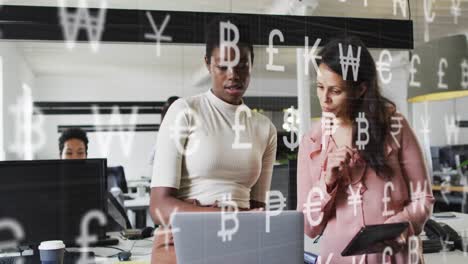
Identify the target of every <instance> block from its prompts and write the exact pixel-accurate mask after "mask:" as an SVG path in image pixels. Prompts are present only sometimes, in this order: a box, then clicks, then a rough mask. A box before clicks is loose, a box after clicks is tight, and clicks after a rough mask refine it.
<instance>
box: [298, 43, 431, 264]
mask: <svg viewBox="0 0 468 264" xmlns="http://www.w3.org/2000/svg"><path fill="white" fill-rule="evenodd" d="M350 48H351V50H352V54H353V56H354V57H357V56H359V59H360V60H359V61H360V63H359V66H358V67H359V68H358V69H357V71H356V72H353V67H352V66H351V65H350V66H349V67H347V68H346V67H342V66H346V64H345V61H343V65H341V63H340V54H342V55H343V56H347V55H348V54H350V53H348V52H349V51H348V49H350ZM318 55H319V56H321V60H319V61H318V63H319V71H320V72H319V73H318V77H317V96H318V98H319V100H320V105H321V107H322V111H323V117H322V121H321V122H318V123H315V124H314V125H313V126H312V129H311V131H310V132H309V133H308V134H306V135H305V136H304V137H303V139H302V141H301V145H300V147H299V157H298V176H297V177H298V184H297V186H298V206H297V207H298V210H299V211H303V212H304V230H305V233H306V234H307V235H308V236H309V237H311V238H313V237H317V236H318V235H321V234H322V237H321V238H320V258H321V263H340V264H342V263H356V264H357V263H423V262H424V260H423V256H422V243H421V241H420V239H419V238H418V235H419V234H420V233H421V231H422V230H423V226H424V223H425V222H426V220H427V219H428V218H429V216H430V215H431V213H432V207H433V203H434V197H433V195H432V190H431V184H430V180H429V178H428V174H427V171H426V166H425V163H424V158H423V155H422V152H421V149H420V147H419V145H418V142H417V139H416V137H415V135H414V133H413V131H412V130H411V128H410V126H409V124H408V122H407V121H406V119H405V118H404V117H403V116H402V115H401V114H399V113H398V112H397V111H396V108H395V104H394V103H393V102H391V101H390V100H388V99H386V98H385V97H383V96H382V95H381V93H380V90H379V85H378V80H377V72H376V67H375V62H374V60H373V59H372V57H371V55H370V53H369V51H368V50H367V48H366V47H365V46H364V44H363V43H362V42H361V41H360V40H359V39H357V38H354V37H347V38H342V39H337V40H334V41H331V42H330V43H328V44H327V45H326V46H325V47H323V49H322V50H321V51H320V53H319V54H318ZM355 70H356V69H355ZM356 73H357V75H356ZM364 120H366V121H367V122H366V121H364ZM360 128H361V129H360ZM366 128H367V129H366ZM363 131H364V132H363ZM366 131H367V133H366ZM395 222H408V223H409V228H408V229H407V231H406V232H405V233H404V234H403V235H402V236H401V237H400V238H398V239H397V240H396V241H395V242H396V243H393V247H389V248H387V249H386V250H385V251H383V252H381V253H375V254H366V255H362V256H354V257H342V256H341V252H342V251H343V249H344V248H345V247H346V245H347V244H348V243H349V242H350V240H351V239H352V238H353V236H354V235H355V234H356V233H357V232H358V231H359V229H360V228H361V227H362V226H364V225H373V224H383V223H395ZM395 245H398V246H395Z"/></svg>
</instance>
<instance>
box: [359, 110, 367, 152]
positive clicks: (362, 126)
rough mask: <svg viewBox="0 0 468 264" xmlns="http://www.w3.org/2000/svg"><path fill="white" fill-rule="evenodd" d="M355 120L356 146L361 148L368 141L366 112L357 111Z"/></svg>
mask: <svg viewBox="0 0 468 264" xmlns="http://www.w3.org/2000/svg"><path fill="white" fill-rule="evenodd" d="M356 122H358V126H357V128H358V133H357V140H356V146H358V149H359V150H363V149H364V148H365V147H366V145H367V144H368V143H369V122H368V121H367V118H366V114H365V113H364V112H359V114H358V117H356ZM362 135H364V138H365V139H362V137H361V136H362Z"/></svg>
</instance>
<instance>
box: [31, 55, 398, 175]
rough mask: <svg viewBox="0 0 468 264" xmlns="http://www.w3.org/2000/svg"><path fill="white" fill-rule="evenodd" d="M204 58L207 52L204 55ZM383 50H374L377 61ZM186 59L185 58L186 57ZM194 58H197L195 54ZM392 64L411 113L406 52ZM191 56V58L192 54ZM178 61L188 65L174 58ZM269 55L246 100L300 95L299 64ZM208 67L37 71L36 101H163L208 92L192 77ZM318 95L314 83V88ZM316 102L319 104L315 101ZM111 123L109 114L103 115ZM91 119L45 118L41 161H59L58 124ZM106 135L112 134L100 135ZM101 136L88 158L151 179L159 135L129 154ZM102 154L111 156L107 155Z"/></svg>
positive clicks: (148, 136) (391, 93)
mask: <svg viewBox="0 0 468 264" xmlns="http://www.w3.org/2000/svg"><path fill="white" fill-rule="evenodd" d="M200 54H202V52H201V51H200ZM379 54H380V52H379V51H373V55H374V58H375V59H376V60H378V58H379V57H378V56H379ZM182 55H183V54H182ZM192 56H193V55H192ZM392 56H393V62H392V63H391V65H390V69H391V70H392V75H393V77H392V82H391V83H390V84H388V85H383V86H382V90H383V93H384V94H385V95H386V96H388V97H389V98H390V99H392V100H393V101H395V103H396V104H397V106H398V109H399V111H400V112H402V113H404V114H405V115H406V114H407V104H406V84H407V72H406V64H407V52H404V51H392ZM188 57H190V56H188ZM174 61H181V62H182V61H183V60H182V58H177V57H176V58H174ZM265 64H266V56H265V54H264V52H263V51H261V50H260V51H257V53H256V57H255V67H254V69H253V72H252V80H251V84H250V86H249V89H248V90H247V93H246V95H247V96H297V81H296V66H295V65H294V64H293V65H287V66H286V70H285V72H267V71H266V70H264V68H265ZM202 66H203V65H202V64H201V63H200V61H195V60H188V59H186V60H185V61H184V63H180V64H179V63H175V64H172V65H166V66H165V67H163V66H161V65H154V66H152V67H130V66H128V67H124V66H122V65H112V64H109V65H108V66H107V67H104V68H102V69H96V71H95V72H87V73H83V72H81V73H78V74H45V73H38V74H37V78H36V95H35V100H36V101H163V100H166V99H167V97H169V96H172V95H178V96H182V97H183V96H190V95H194V94H198V93H201V92H205V91H207V90H208V87H209V79H205V81H204V82H203V83H202V84H201V85H198V86H194V85H193V78H194V75H193V73H194V72H196V70H197V69H200V68H201V67H202ZM310 89H311V92H312V96H315V85H314V82H312V86H311V87H310ZM313 103H318V101H314V102H313ZM265 114H266V115H267V116H269V117H270V118H271V117H272V116H274V117H275V118H273V121H274V123H275V125H276V126H277V128H278V129H279V130H280V129H281V126H282V122H283V114H282V113H276V114H274V113H270V112H268V113H265ZM101 118H102V120H103V122H104V123H106V124H107V123H108V122H109V119H110V118H111V116H110V115H103V116H101ZM129 118H130V116H129V115H122V120H123V123H124V124H126V123H128V120H129ZM159 122H160V116H159V115H139V116H138V123H140V124H143V123H146V124H155V123H156V124H157V123H159ZM92 124H94V120H93V116H92V115H48V116H45V121H44V128H43V129H44V131H45V135H46V143H45V145H44V147H43V148H42V149H40V150H39V151H38V153H37V158H42V159H50V158H57V157H58V155H59V154H58V147H57V140H58V137H59V134H58V132H57V126H59V125H92ZM101 134H103V136H106V135H109V134H110V133H109V132H105V133H101ZM98 135H99V133H97V132H93V133H89V137H90V149H89V157H95V158H96V157H107V158H108V163H109V165H123V166H124V167H125V169H126V174H127V178H129V179H138V178H140V177H141V176H148V174H149V173H148V171H149V170H150V169H149V168H148V160H149V155H150V154H149V153H151V149H152V148H153V146H154V143H155V138H156V136H157V132H136V134H135V138H134V142H133V144H132V146H131V148H130V153H129V154H128V155H127V154H126V153H124V152H123V148H124V147H123V146H122V144H121V141H120V138H119V137H118V136H114V137H113V138H112V140H111V144H110V148H109V150H108V151H107V150H103V149H101V148H100V147H99V144H98V137H99V136H98ZM103 152H108V153H109V154H108V155H104V154H103Z"/></svg>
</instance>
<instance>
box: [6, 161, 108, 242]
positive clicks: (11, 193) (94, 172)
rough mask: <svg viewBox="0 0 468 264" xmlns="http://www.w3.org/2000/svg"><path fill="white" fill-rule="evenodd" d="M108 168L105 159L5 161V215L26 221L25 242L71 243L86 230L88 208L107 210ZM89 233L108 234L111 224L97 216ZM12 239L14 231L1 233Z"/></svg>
mask: <svg viewBox="0 0 468 264" xmlns="http://www.w3.org/2000/svg"><path fill="white" fill-rule="evenodd" d="M106 169H107V162H106V160H105V159H86V160H37V161H3V162H0V219H2V218H12V219H14V220H16V221H18V222H19V223H20V224H21V226H22V228H23V230H24V232H25V239H24V241H22V243H21V245H27V246H36V245H38V244H39V243H40V242H41V241H44V240H63V241H64V242H65V244H67V245H70V244H72V243H74V242H75V241H76V239H77V238H78V237H79V236H80V223H81V220H82V218H83V216H84V215H85V214H86V213H87V212H89V211H90V210H93V209H97V210H100V211H102V212H103V213H104V212H106V211H107V210H106V206H107V204H106V182H107V178H106ZM89 233H90V234H96V235H97V236H98V238H99V239H104V238H105V227H101V226H100V225H99V223H98V221H96V220H94V221H92V222H91V224H90V228H89ZM9 239H11V234H8V233H7V232H5V230H4V231H2V232H1V233H0V241H5V240H9Z"/></svg>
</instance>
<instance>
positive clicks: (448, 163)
mask: <svg viewBox="0 0 468 264" xmlns="http://www.w3.org/2000/svg"><path fill="white" fill-rule="evenodd" d="M457 155H458V156H459V157H460V159H463V160H460V162H463V161H464V158H465V157H467V156H468V145H452V146H444V147H441V148H439V162H440V165H441V166H443V167H450V168H452V169H455V168H456V167H457V162H456V158H455V156H457Z"/></svg>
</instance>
